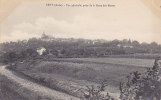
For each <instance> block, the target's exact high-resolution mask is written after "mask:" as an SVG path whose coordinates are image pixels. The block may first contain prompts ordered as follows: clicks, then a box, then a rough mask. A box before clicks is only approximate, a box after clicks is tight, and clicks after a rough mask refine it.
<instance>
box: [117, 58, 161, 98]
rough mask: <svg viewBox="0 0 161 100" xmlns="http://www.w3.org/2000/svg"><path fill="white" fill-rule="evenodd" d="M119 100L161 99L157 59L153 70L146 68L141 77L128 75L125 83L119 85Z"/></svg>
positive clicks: (132, 74)
mask: <svg viewBox="0 0 161 100" xmlns="http://www.w3.org/2000/svg"><path fill="white" fill-rule="evenodd" d="M120 94H121V95H120V99H121V100H140V99H141V98H142V99H141V100H153V99H154V98H155V99H156V100H160V99H161V81H160V65H159V59H155V62H154V66H153V68H148V70H147V72H146V73H145V74H144V75H142V74H141V73H139V72H137V71H136V72H133V73H130V74H129V75H128V76H127V82H124V83H120Z"/></svg>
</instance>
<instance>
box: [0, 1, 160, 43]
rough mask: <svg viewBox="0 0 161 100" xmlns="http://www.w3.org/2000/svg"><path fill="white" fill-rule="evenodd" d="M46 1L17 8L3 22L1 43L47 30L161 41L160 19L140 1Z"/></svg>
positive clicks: (61, 34)
mask: <svg viewBox="0 0 161 100" xmlns="http://www.w3.org/2000/svg"><path fill="white" fill-rule="evenodd" d="M66 3H68V4H69V3H71V2H64V4H66ZM45 4H46V3H36V2H34V3H31V2H24V3H22V4H21V5H20V6H19V7H17V8H16V9H15V10H14V11H13V12H12V13H11V14H10V15H9V16H8V17H7V18H6V19H5V20H4V21H3V23H2V24H1V33H2V37H1V38H2V42H5V41H17V40H23V39H28V38H31V37H40V36H41V34H42V33H43V32H45V33H46V34H48V35H52V36H54V37H63V38H68V37H73V38H86V39H106V40H113V39H119V40H122V39H124V38H126V39H129V38H130V39H132V40H138V41H140V42H152V41H156V42H158V43H161V39H160V38H161V20H160V19H159V18H158V17H157V16H155V15H154V14H153V13H152V12H151V11H150V10H149V9H148V8H147V7H146V6H145V5H144V4H142V2H140V1H139V0H104V4H115V5H116V7H104V8H99V7H93V8H90V7H84V8H82V7H47V6H46V5H45ZM71 4H79V2H72V3H71ZM86 4H96V2H93V3H89V2H86ZM99 4H102V3H100V2H99Z"/></svg>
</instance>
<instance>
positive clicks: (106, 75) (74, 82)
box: [15, 58, 154, 96]
mask: <svg viewBox="0 0 161 100" xmlns="http://www.w3.org/2000/svg"><path fill="white" fill-rule="evenodd" d="M153 63H154V60H150V59H132V58H61V59H56V60H53V61H40V60H36V61H27V62H24V63H18V64H17V65H16V66H15V68H16V70H17V71H21V72H23V73H24V74H25V75H28V76H30V77H32V78H35V79H37V80H38V81H41V82H44V83H47V85H48V86H49V87H51V88H54V89H55V88H57V89H58V90H60V91H63V92H67V93H69V94H72V95H75V96H79V95H78V94H79V93H78V92H77V90H79V89H81V88H82V89H84V88H85V86H87V85H91V84H99V83H101V82H102V81H103V80H106V81H107V84H108V87H107V90H108V91H110V92H111V93H115V92H117V93H118V92H119V90H118V89H119V83H120V82H121V81H124V80H125V77H126V76H127V75H128V74H129V73H130V72H133V71H139V72H141V73H142V72H144V71H146V68H148V67H152V65H153Z"/></svg>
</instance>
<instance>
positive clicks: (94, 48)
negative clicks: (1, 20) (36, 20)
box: [0, 34, 161, 62]
mask: <svg viewBox="0 0 161 100" xmlns="http://www.w3.org/2000/svg"><path fill="white" fill-rule="evenodd" d="M0 47H1V48H0V49H1V50H0V56H1V58H3V59H4V61H5V62H7V61H11V62H12V61H14V60H16V59H19V60H23V59H26V58H31V57H37V56H38V54H37V52H36V50H37V49H38V48H40V47H44V48H45V49H46V51H45V52H44V53H43V55H52V56H53V57H56V58H57V57H106V56H109V55H133V54H137V53H139V54H155V53H161V45H160V44H157V43H156V42H152V43H149V44H148V43H139V42H138V41H135V40H134V41H132V40H130V39H124V40H113V41H106V40H99V39H98V40H88V39H73V38H68V39H67V38H54V37H51V36H48V35H45V34H43V35H42V37H41V38H31V39H29V40H23V41H17V42H6V43H1V44H0Z"/></svg>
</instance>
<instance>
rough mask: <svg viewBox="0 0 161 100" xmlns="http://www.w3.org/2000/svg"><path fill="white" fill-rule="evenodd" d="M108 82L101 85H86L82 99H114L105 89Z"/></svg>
mask: <svg viewBox="0 0 161 100" xmlns="http://www.w3.org/2000/svg"><path fill="white" fill-rule="evenodd" d="M106 86H107V84H105V83H104V82H102V83H101V85H100V86H94V85H91V86H86V90H85V91H82V93H83V98H82V100H114V98H112V97H111V96H110V95H109V93H108V92H106V91H105V87H106Z"/></svg>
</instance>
